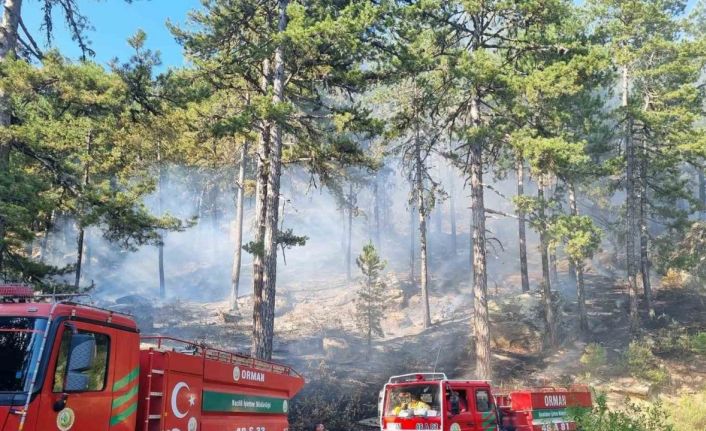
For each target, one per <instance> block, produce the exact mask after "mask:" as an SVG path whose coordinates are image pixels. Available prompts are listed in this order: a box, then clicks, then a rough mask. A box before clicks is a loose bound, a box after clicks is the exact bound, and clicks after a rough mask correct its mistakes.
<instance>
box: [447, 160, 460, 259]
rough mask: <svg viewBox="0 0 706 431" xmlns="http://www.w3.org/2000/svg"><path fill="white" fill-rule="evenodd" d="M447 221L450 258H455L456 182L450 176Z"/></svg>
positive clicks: (456, 250) (456, 245)
mask: <svg viewBox="0 0 706 431" xmlns="http://www.w3.org/2000/svg"><path fill="white" fill-rule="evenodd" d="M449 171H451V169H449ZM449 220H450V222H451V256H454V257H456V253H457V252H458V243H457V238H456V181H455V178H454V177H453V175H451V174H449Z"/></svg>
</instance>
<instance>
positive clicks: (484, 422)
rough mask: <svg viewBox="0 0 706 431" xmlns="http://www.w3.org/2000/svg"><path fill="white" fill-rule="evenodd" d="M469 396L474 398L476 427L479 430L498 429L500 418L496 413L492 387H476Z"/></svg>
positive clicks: (490, 430) (489, 430) (491, 430)
mask: <svg viewBox="0 0 706 431" xmlns="http://www.w3.org/2000/svg"><path fill="white" fill-rule="evenodd" d="M469 398H472V402H473V407H474V419H475V423H476V429H477V430H478V431H494V430H497V424H498V420H497V416H496V414H495V403H494V402H493V397H492V395H491V393H490V388H488V387H482V388H474V389H473V393H472V395H471V397H469ZM469 401H471V400H469Z"/></svg>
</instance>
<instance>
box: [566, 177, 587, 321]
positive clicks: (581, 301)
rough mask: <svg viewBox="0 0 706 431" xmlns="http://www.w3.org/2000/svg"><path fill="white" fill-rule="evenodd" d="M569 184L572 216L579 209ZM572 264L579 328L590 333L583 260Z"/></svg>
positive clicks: (573, 191) (575, 214) (576, 213)
mask: <svg viewBox="0 0 706 431" xmlns="http://www.w3.org/2000/svg"><path fill="white" fill-rule="evenodd" d="M568 186H569V209H570V211H571V215H572V216H578V215H579V210H578V206H577V205H576V189H575V188H574V185H573V184H572V183H569V184H568ZM571 266H572V269H573V270H574V274H575V278H576V297H577V298H578V299H577V302H578V308H579V328H580V329H581V332H582V333H583V334H587V333H588V313H587V312H586V288H585V285H584V280H583V268H584V264H583V262H574V261H573V260H571Z"/></svg>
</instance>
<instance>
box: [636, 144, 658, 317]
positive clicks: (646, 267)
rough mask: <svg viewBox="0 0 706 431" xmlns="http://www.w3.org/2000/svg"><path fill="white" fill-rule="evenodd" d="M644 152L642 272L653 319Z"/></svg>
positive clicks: (646, 300)
mask: <svg viewBox="0 0 706 431" xmlns="http://www.w3.org/2000/svg"><path fill="white" fill-rule="evenodd" d="M645 152H646V150H643V154H642V158H641V160H640V204H639V216H640V222H639V223H640V272H641V275H642V288H643V291H644V293H645V303H646V305H647V315H648V316H649V317H650V319H652V318H653V317H654V316H655V309H654V305H653V302H652V284H651V282H650V266H651V263H650V256H649V254H648V247H649V240H650V238H649V232H648V231H647V154H645Z"/></svg>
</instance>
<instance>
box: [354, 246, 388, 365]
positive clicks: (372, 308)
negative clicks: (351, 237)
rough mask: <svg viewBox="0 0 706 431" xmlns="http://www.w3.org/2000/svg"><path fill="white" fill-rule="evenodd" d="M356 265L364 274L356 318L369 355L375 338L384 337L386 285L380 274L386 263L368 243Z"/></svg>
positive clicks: (359, 290)
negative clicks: (383, 321) (366, 343)
mask: <svg viewBox="0 0 706 431" xmlns="http://www.w3.org/2000/svg"><path fill="white" fill-rule="evenodd" d="M355 263H356V265H358V268H360V271H361V273H362V274H363V279H362V280H361V284H360V288H359V289H358V297H357V298H356V301H355V317H356V326H357V327H358V330H359V331H360V332H361V333H362V334H363V335H364V336H365V339H366V340H367V342H368V354H369V353H370V350H371V348H372V340H373V337H384V336H385V333H384V332H383V330H382V326H381V321H382V318H383V316H384V310H385V290H386V286H385V283H384V282H382V280H381V279H380V275H381V274H380V273H381V271H382V270H384V269H385V262H384V261H383V260H381V259H380V256H379V255H378V253H377V251H376V250H375V246H374V245H373V244H372V243H368V244H367V245H365V246H364V247H363V252H362V253H361V254H360V255H359V256H358V257H357V258H356V260H355Z"/></svg>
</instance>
